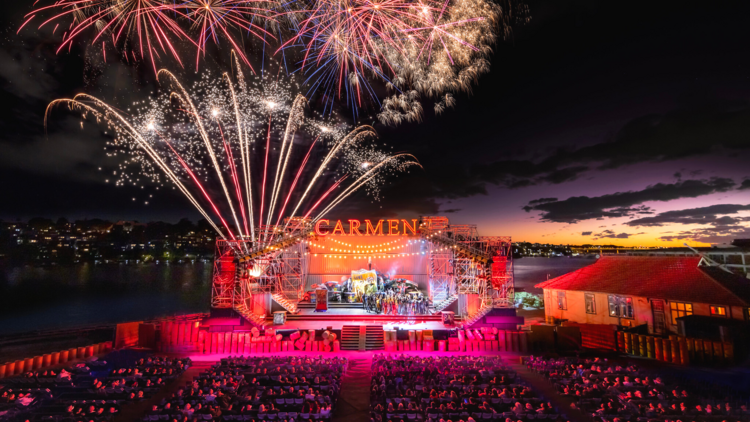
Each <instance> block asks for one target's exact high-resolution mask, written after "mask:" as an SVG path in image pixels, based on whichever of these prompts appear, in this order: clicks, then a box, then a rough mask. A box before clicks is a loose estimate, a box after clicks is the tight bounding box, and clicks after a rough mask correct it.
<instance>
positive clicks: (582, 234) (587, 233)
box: [581, 232, 593, 236]
mask: <svg viewBox="0 0 750 422" xmlns="http://www.w3.org/2000/svg"><path fill="white" fill-rule="evenodd" d="M591 233H593V232H583V233H581V236H591Z"/></svg>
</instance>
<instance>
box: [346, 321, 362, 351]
mask: <svg viewBox="0 0 750 422" xmlns="http://www.w3.org/2000/svg"><path fill="white" fill-rule="evenodd" d="M359 327H360V325H344V326H343V327H341V350H359Z"/></svg>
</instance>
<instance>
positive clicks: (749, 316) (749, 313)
mask: <svg viewBox="0 0 750 422" xmlns="http://www.w3.org/2000/svg"><path fill="white" fill-rule="evenodd" d="M742 313H743V314H745V321H750V308H745V309H743V310H742Z"/></svg>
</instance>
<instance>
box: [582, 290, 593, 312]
mask: <svg viewBox="0 0 750 422" xmlns="http://www.w3.org/2000/svg"><path fill="white" fill-rule="evenodd" d="M584 298H585V299H586V313H587V314H596V300H595V296H594V294H593V293H585V294H584Z"/></svg>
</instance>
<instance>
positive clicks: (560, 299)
mask: <svg viewBox="0 0 750 422" xmlns="http://www.w3.org/2000/svg"><path fill="white" fill-rule="evenodd" d="M557 309H562V310H566V309H568V300H567V299H566V298H565V292H557Z"/></svg>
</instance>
